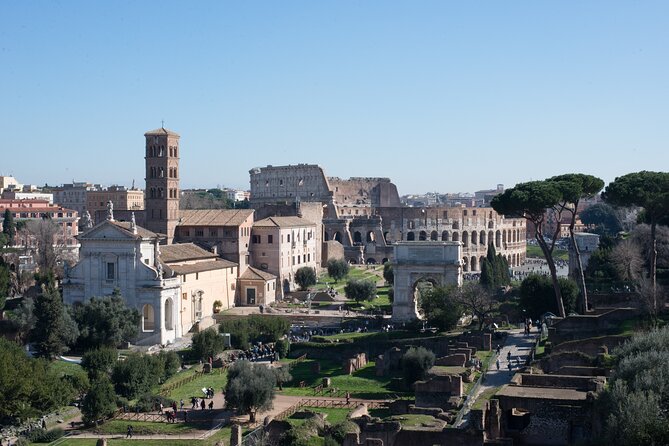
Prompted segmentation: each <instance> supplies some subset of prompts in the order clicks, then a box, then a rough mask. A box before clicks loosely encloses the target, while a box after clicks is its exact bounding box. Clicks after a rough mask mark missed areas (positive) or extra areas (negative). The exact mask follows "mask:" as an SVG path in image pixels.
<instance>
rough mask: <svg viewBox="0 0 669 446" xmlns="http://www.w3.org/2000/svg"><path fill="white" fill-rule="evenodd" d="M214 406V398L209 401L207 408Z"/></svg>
mask: <svg viewBox="0 0 669 446" xmlns="http://www.w3.org/2000/svg"><path fill="white" fill-rule="evenodd" d="M213 408H214V400H211V401H209V410H212V409H213Z"/></svg>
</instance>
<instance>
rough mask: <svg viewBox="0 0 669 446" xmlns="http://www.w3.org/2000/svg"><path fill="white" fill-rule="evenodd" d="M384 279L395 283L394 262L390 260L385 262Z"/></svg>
mask: <svg viewBox="0 0 669 446" xmlns="http://www.w3.org/2000/svg"><path fill="white" fill-rule="evenodd" d="M383 280H385V281H386V282H388V283H389V284H390V285H392V284H393V283H395V272H394V271H393V264H392V263H390V262H386V263H384V264H383Z"/></svg>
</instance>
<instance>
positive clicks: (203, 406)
mask: <svg viewBox="0 0 669 446" xmlns="http://www.w3.org/2000/svg"><path fill="white" fill-rule="evenodd" d="M200 407H201V408H202V410H204V408H205V407H207V403H205V402H204V398H203V399H202V402H201V403H200Z"/></svg>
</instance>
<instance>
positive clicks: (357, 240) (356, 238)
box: [353, 231, 362, 243]
mask: <svg viewBox="0 0 669 446" xmlns="http://www.w3.org/2000/svg"><path fill="white" fill-rule="evenodd" d="M353 243H362V234H360V231H355V232H354V233H353Z"/></svg>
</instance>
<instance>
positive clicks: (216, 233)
mask: <svg viewBox="0 0 669 446" xmlns="http://www.w3.org/2000/svg"><path fill="white" fill-rule="evenodd" d="M217 235H218V231H217V230H216V229H210V230H209V237H216V236H217Z"/></svg>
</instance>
